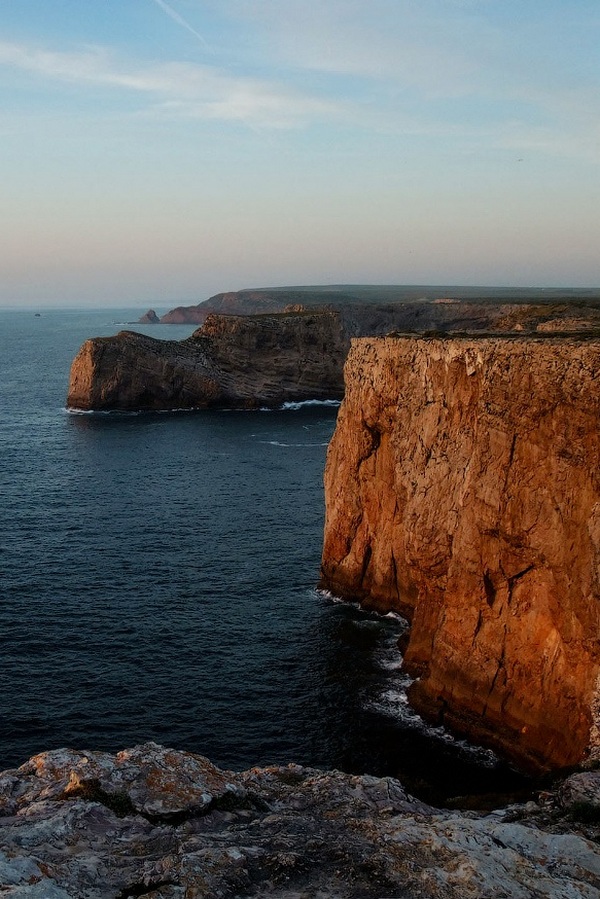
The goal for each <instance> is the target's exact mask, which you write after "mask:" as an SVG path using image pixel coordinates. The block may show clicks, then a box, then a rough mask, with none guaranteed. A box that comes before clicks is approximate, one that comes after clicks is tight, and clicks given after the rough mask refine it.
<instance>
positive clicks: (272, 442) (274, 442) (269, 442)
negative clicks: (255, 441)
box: [259, 440, 328, 447]
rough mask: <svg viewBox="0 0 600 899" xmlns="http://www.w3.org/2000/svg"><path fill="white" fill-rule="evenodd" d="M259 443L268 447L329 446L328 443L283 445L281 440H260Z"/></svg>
mask: <svg viewBox="0 0 600 899" xmlns="http://www.w3.org/2000/svg"><path fill="white" fill-rule="evenodd" d="M259 443H264V444H265V445H266V446H285V447H298V446H309V447H310V446H327V445H328V444H327V442H325V443H282V442H281V441H280V440H260V441H259Z"/></svg>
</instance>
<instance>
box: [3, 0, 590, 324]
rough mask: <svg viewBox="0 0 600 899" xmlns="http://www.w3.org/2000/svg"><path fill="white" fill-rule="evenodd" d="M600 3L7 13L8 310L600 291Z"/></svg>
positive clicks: (14, 4) (157, 0) (24, 1)
mask: <svg viewBox="0 0 600 899" xmlns="http://www.w3.org/2000/svg"><path fill="white" fill-rule="evenodd" d="M599 47H600V3H598V0H562V2H558V0H303V2H301V0H168V2H167V0H2V3H1V5H0V166H1V168H0V173H1V180H0V191H1V203H2V210H3V214H2V216H1V218H0V223H1V224H0V228H1V233H0V304H4V305H7V304H10V305H24V306H25V305H43V304H48V305H54V306H55V305H57V304H59V305H82V306H83V305H96V306H101V305H106V306H119V305H138V304H139V305H140V306H144V307H146V308H147V307H148V306H157V307H160V308H164V307H166V308H170V307H172V306H175V305H179V304H182V303H184V304H190V303H197V302H200V301H202V300H204V299H206V298H207V297H209V296H211V295H212V294H214V293H217V292H221V291H226V290H238V289H241V288H244V287H267V286H282V285H294V284H343V283H351V284H446V285H450V284H469V285H506V286H542V287H544V286H557V287H558V286H575V287H586V286H587V287H598V286H600V250H599V248H600V115H599V113H600V53H599V52H598V48H599Z"/></svg>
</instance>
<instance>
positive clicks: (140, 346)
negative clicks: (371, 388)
mask: <svg viewBox="0 0 600 899" xmlns="http://www.w3.org/2000/svg"><path fill="white" fill-rule="evenodd" d="M348 345H349V341H348V338H347V337H346V335H345V332H344V330H343V327H342V324H341V321H340V318H339V316H338V315H337V314H335V313H330V312H309V313H305V312H295V313H292V312H290V313H288V314H280V315H264V316H253V317H249V316H245V317H241V316H222V315H211V316H209V317H208V318H207V320H206V322H205V324H204V326H203V327H202V328H201V329H199V330H198V331H196V332H195V333H194V334H193V336H192V337H190V338H188V339H187V340H182V341H165V340H155V339H154V338H151V337H147V336H145V335H141V334H136V333H134V332H131V331H122V332H121V333H119V334H117V335H116V337H98V338H93V339H91V340H87V341H86V342H85V343H84V344H83V346H82V347H81V349H80V351H79V353H78V354H77V356H76V358H75V360H74V361H73V364H72V367H71V376H70V382H69V391H68V396H67V406H68V407H69V408H72V409H83V410H90V409H94V410H107V409H121V410H139V409H194V408H207V407H210V406H220V407H223V406H225V407H233V408H253V407H261V406H278V405H280V404H282V403H284V402H286V401H301V400H308V399H331V398H339V397H341V395H342V392H343V377H342V370H343V363H344V359H345V356H346V353H347V349H348Z"/></svg>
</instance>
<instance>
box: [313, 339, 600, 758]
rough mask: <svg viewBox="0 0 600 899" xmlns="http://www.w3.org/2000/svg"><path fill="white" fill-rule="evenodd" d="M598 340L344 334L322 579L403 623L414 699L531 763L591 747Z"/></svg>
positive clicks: (597, 624) (599, 594)
mask: <svg viewBox="0 0 600 899" xmlns="http://www.w3.org/2000/svg"><path fill="white" fill-rule="evenodd" d="M599 371H600V339H598V338H593V337H589V338H587V339H586V338H585V337H583V336H576V335H574V336H571V337H556V336H553V335H548V336H546V337H541V336H540V337H528V338H517V337H513V338H509V337H503V338H500V337H498V338H490V337H481V338H479V339H476V338H472V337H470V338H469V337H466V338H458V337H457V338H452V339H425V338H415V337H399V338H394V337H390V338H386V339H374V340H370V339H363V340H357V341H354V342H353V346H352V350H351V352H350V355H349V358H348V361H347V364H346V396H345V399H344V402H343V404H342V407H341V409H340V414H339V418H338V424H337V428H336V432H335V435H334V438H333V441H332V443H331V445H330V448H329V453H328V458H327V468H326V475H325V488H326V526H325V541H324V551H323V563H322V585H323V586H325V587H327V588H328V589H330V590H331V591H333V592H334V593H336V594H338V595H341V596H344V597H347V598H354V599H359V600H361V601H363V602H364V603H365V604H368V605H369V606H374V607H376V608H379V609H382V610H386V609H396V610H399V611H400V612H401V613H402V614H404V615H406V616H407V617H408V618H409V619H410V620H411V622H412V624H411V630H410V640H409V643H408V647H407V649H406V653H405V666H406V668H407V669H408V671H409V672H410V673H412V674H413V675H414V676H415V677H416V678H417V680H416V681H415V683H414V684H413V685H412V687H411V690H410V699H411V701H412V703H413V705H414V706H415V707H416V708H417V710H419V711H421V712H422V713H423V714H425V715H426V716H428V717H430V718H432V719H434V720H437V721H439V722H444V723H446V724H447V725H449V726H450V727H452V728H454V729H455V730H457V731H459V732H461V733H464V734H467V735H468V736H470V737H471V738H474V739H475V740H477V741H480V742H483V743H486V744H487V745H491V746H493V747H494V748H496V749H499V750H500V751H501V752H503V753H505V754H507V755H508V756H509V757H511V758H513V759H515V760H516V761H517V762H519V763H520V764H521V765H523V766H525V767H527V768H530V769H532V770H540V769H541V770H544V769H547V768H560V767H563V766H570V765H573V764H576V763H578V762H579V761H580V760H581V759H582V758H584V757H585V756H586V755H588V754H589V753H592V754H594V752H595V751H597V746H598V721H597V719H598V716H599V711H600V708H599V707H600V702H599V699H598V686H597V684H598V677H599V670H600V644H599V640H598V635H599V634H600V603H599V599H600V583H599V576H600V430H599V422H600V382H599V380H598V372H599Z"/></svg>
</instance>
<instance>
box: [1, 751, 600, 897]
mask: <svg viewBox="0 0 600 899" xmlns="http://www.w3.org/2000/svg"><path fill="white" fill-rule="evenodd" d="M582 807H585V808H586V809H587V811H588V815H587V817H588V819H589V817H590V815H589V812H591V813H592V814H593V813H595V814H596V815H597V814H598V810H599V809H600V777H599V775H598V773H597V772H590V773H588V774H579V775H576V776H575V777H574V778H571V781H567V782H566V784H565V785H564V787H563V789H562V791H561V792H558V793H555V794H546V795H545V796H544V798H543V800H542V801H541V802H540V803H536V802H533V801H532V802H529V803H528V804H527V805H526V806H513V807H511V808H509V809H507V810H504V811H496V812H493V813H491V814H486V815H476V814H474V813H461V812H458V811H440V810H439V809H434V808H432V807H431V806H428V805H425V804H424V803H422V802H419V801H417V800H416V799H414V798H413V797H411V796H409V795H408V794H407V793H406V791H405V790H404V789H403V788H402V786H401V784H400V783H398V781H395V780H393V779H392V778H389V777H383V778H377V777H371V776H352V775H349V774H343V773H341V772H339V771H332V772H324V771H318V770H315V769H309V768H302V767H300V766H299V765H289V766H287V767H270V768H253V769H251V770H250V771H245V772H243V773H241V774H234V773H233V772H231V771H220V770H219V769H218V768H215V767H214V766H213V765H212V764H211V763H210V762H209V761H208V759H206V758H203V757H202V756H199V755H194V754H191V753H185V752H178V751H175V750H172V749H165V748H164V747H162V746H158V745H156V744H154V743H146V744H144V745H142V746H137V747H134V748H133V749H128V750H124V751H122V752H119V753H117V754H116V755H111V754H109V753H104V752H89V751H88V752H80V751H74V750H69V749H59V750H54V751H52V752H47V753H43V754H41V755H38V756H36V757H34V758H33V759H31V760H30V761H29V762H27V763H26V764H25V765H23V766H22V767H21V768H19V769H15V770H11V771H5V772H4V773H3V774H0V892H2V895H7V896H15V897H16V896H19V897H31V899H34V897H35V899H115V897H121V899H126V897H134V896H148V897H152V899H216V897H221V899H236V897H241V896H255V897H268V896H270V897H279V899H316V897H337V899H382V897H390V899H391V897H395V896H397V897H405V899H417V897H427V899H495V897H497V896H511V897H512V899H530V897H532V896H536V897H539V899H559V897H564V899H598V897H600V852H599V849H598V845H597V842H595V840H597V837H598V827H597V826H594V825H586V824H585V823H581V822H580V823H578V822H577V820H572V819H573V818H575V819H576V818H577V815H576V814H575V815H574V814H573V812H574V810H576V809H578V808H582Z"/></svg>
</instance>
